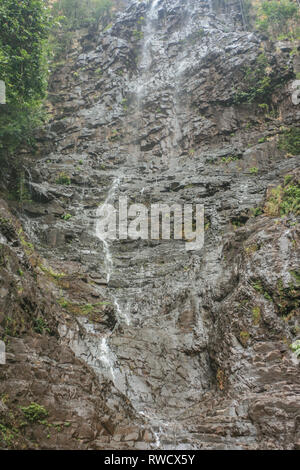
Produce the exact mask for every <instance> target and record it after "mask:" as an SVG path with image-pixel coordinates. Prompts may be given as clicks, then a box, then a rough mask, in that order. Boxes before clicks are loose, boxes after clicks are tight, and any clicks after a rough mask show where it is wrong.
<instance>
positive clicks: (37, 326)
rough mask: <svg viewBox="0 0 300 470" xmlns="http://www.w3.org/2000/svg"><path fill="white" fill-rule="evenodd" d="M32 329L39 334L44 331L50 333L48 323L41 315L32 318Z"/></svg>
mask: <svg viewBox="0 0 300 470" xmlns="http://www.w3.org/2000/svg"><path fill="white" fill-rule="evenodd" d="M33 329H34V331H35V332H36V333H39V334H40V335H42V334H43V333H44V332H45V333H50V329H49V328H48V324H47V322H46V320H45V319H44V318H42V317H39V318H35V319H34V326H33Z"/></svg>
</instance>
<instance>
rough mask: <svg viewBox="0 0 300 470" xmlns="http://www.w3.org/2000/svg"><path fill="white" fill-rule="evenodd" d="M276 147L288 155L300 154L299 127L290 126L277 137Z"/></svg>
mask: <svg viewBox="0 0 300 470" xmlns="http://www.w3.org/2000/svg"><path fill="white" fill-rule="evenodd" d="M278 148H279V149H280V150H285V151H286V152H287V153H289V154H290V155H300V129H298V128H295V127H292V128H291V129H287V130H286V131H284V133H283V135H281V136H280V138H279V143H278Z"/></svg>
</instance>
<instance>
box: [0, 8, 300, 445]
mask: <svg viewBox="0 0 300 470" xmlns="http://www.w3.org/2000/svg"><path fill="white" fill-rule="evenodd" d="M291 48H292V46H291V45H289V44H288V43H286V42H285V43H279V44H277V45H274V44H271V43H269V42H267V41H262V39H261V38H260V37H258V36H257V35H255V34H254V33H252V32H247V31H245V30H244V27H243V24H242V19H241V15H240V11H239V7H238V5H237V2H232V5H230V6H229V8H228V6H227V8H226V11H225V10H224V11H223V10H222V7H221V5H217V4H216V2H215V3H214V4H213V3H210V2H207V1H204V0H203V1H199V0H185V1H182V0H181V1H179V0H172V1H171V0H170V1H169V0H154V1H153V2H134V1H132V2H129V6H128V8H127V10H126V11H125V12H124V13H122V14H120V15H119V16H118V17H117V19H116V21H115V22H114V24H113V25H111V27H110V28H108V29H107V30H106V31H102V32H99V34H97V35H95V34H94V35H91V34H83V33H80V34H78V37H75V38H74V44H73V52H72V53H71V54H70V55H69V57H68V58H67V61H66V63H65V65H63V66H61V67H59V68H58V69H57V70H56V72H55V73H54V75H53V77H52V81H51V88H50V93H49V101H50V105H49V106H50V110H51V113H52V118H51V120H50V123H49V126H48V127H47V129H45V130H44V131H43V132H42V133H41V134H40V136H39V148H38V152H37V154H36V156H35V157H32V156H31V155H28V158H27V168H28V171H27V175H28V176H27V181H26V184H27V188H28V191H29V192H30V199H31V201H30V202H25V203H23V204H22V208H21V209H22V210H19V217H20V218H21V221H22V224H23V227H24V231H25V232H26V234H27V236H28V237H29V239H30V242H32V243H33V244H34V247H35V249H36V251H34V248H33V247H31V245H30V247H29V248H28V243H29V239H27V238H26V236H25V235H24V236H23V235H22V234H21V235H20V233H19V231H18V229H17V228H16V226H17V225H18V222H17V221H16V220H15V219H13V217H12V216H11V215H9V214H8V207H7V206H5V204H4V203H3V209H2V211H3V217H2V215H1V217H2V218H1V219H0V221H1V233H2V238H1V249H2V257H1V263H2V264H1V290H0V293H1V295H0V300H1V304H0V306H1V311H2V317H1V327H2V330H3V331H5V334H6V337H7V338H8V346H7V350H8V361H7V362H8V363H7V365H6V366H1V368H0V373H1V375H2V378H3V379H5V380H4V381H1V386H0V387H1V393H2V394H3V395H2V396H6V404H4V402H5V400H2V402H3V405H2V409H1V413H2V414H3V416H4V419H5V420H6V421H5V426H6V434H7V433H8V435H9V436H11V438H10V439H9V442H10V444H7V439H6V445H14V446H17V447H18V446H20V445H23V446H25V447H34V446H37V447H43V448H77V447H85V448H98V449H101V448H102V449H103V448H106V449H118V448H122V449H125V448H135V449H139V448H142V449H148V448H159V449H168V448H177V449H188V448H191V449H192V448H200V449H202V448H205V449H266V448H268V449H272V448H282V449H293V448H299V446H300V422H299V406H300V398H299V393H300V382H299V363H298V361H297V359H296V358H295V357H294V356H293V354H292V352H291V350H290V348H289V345H290V344H291V343H292V342H293V341H295V340H296V339H297V338H299V327H300V326H299V307H298V300H297V299H298V296H299V290H298V289H299V276H298V274H297V269H298V265H299V259H298V257H297V255H298V251H297V248H298V246H299V245H298V243H299V228H298V226H297V224H296V218H295V215H293V214H292V213H291V214H289V215H287V216H286V217H284V218H281V217H280V216H276V211H275V212H274V211H273V213H272V211H270V210H269V211H267V210H265V211H264V210H263V208H264V207H267V206H266V204H267V201H268V198H270V197H271V196H270V195H271V194H272V193H271V192H270V191H271V189H270V188H272V187H278V186H279V185H281V188H283V187H284V184H285V183H286V181H292V182H293V183H294V184H297V182H298V181H299V172H298V171H297V165H298V157H297V156H293V155H289V154H287V152H286V151H284V150H282V146H280V145H278V143H279V142H280V139H281V138H282V136H283V135H284V133H285V132H286V131H285V129H284V127H283V126H285V127H287V128H295V127H296V126H297V118H298V117H299V110H298V108H297V106H294V105H293V104H292V101H291V83H292V81H293V79H294V77H295V72H296V71H297V67H298V64H297V62H296V59H293V56H291V55H290V51H291ZM262 58H263V60H264V64H265V68H264V70H265V74H266V76H267V77H268V79H269V82H268V83H269V84H270V86H269V88H268V89H267V91H266V92H265V93H268V100H267V103H263V102H262V101H260V106H259V105H258V104H257V100H256V101H255V100H251V99H246V100H245V99H239V98H240V97H241V93H244V95H243V96H244V97H245V96H246V98H247V96H248V95H247V93H249V83H247V77H245V75H246V72H245V71H246V70H249V68H250V69H251V70H256V69H257V70H258V73H260V72H259V71H260V70H261V69H260V67H261V66H260V64H261V61H262ZM280 147H281V149H280ZM286 175H288V176H286ZM284 181H285V182H284ZM120 196H127V197H128V201H129V203H142V204H144V205H146V206H147V207H148V206H150V205H151V204H152V203H156V202H158V203H164V202H165V203H166V204H168V205H172V204H173V203H179V204H184V203H190V204H191V203H195V204H196V203H198V204H203V205H204V207H205V245H204V247H203V249H202V250H200V251H193V252H191V251H186V249H185V243H184V242H183V241H180V240H172V241H162V240H158V241H153V240H152V241H151V240H149V241H142V240H135V241H134V240H125V241H124V240H123V241H118V240H116V241H113V242H110V243H109V244H105V243H103V241H101V239H99V237H98V236H97V231H96V222H97V208H98V206H99V204H101V203H103V202H105V201H107V202H110V203H111V204H114V203H117V201H118V199H119V197H120ZM2 221H6V222H3V223H2ZM20 237H21V238H20ZM36 252H38V253H39V254H38V255H37V254H36ZM20 272H22V273H25V275H22V276H21V275H20ZM8 316H10V317H11V319H12V320H11V323H12V324H13V325H14V328H12V325H11V323H10V321H9V320H8ZM9 325H10V327H9ZM30 401H35V402H38V403H40V404H42V405H44V406H45V407H46V409H48V410H49V419H48V424H47V425H46V424H45V423H44V424H39V423H35V424H32V423H30V425H28V423H27V425H25V427H22V426H21V427H18V426H19V424H20V423H19V420H20V419H21V417H20V416H21V412H20V411H19V410H18V409H17V406H19V405H22V406H24V405H27V404H28V403H29V402H30ZM9 410H13V413H14V418H13V419H12V418H11V417H10V418H9ZM16 423H17V424H16ZM49 423H50V424H49ZM66 423H67V424H66ZM17 425H18V426H17ZM16 427H17V428H18V429H19V431H18V432H17V431H16V430H15V431H13V430H12V429H15V428H16ZM58 427H59V431H57V429H58ZM49 429H50V431H49ZM3 432H4V431H3ZM49 435H50V437H49ZM4 445H5V444H4Z"/></svg>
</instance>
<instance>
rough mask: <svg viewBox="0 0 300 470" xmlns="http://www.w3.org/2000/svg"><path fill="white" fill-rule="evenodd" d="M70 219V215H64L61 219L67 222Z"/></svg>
mask: <svg viewBox="0 0 300 470" xmlns="http://www.w3.org/2000/svg"><path fill="white" fill-rule="evenodd" d="M71 217H72V215H71V214H64V215H63V216H62V219H63V220H66V221H67V220H70V219H71Z"/></svg>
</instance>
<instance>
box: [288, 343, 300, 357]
mask: <svg viewBox="0 0 300 470" xmlns="http://www.w3.org/2000/svg"><path fill="white" fill-rule="evenodd" d="M290 348H291V350H292V351H293V352H294V353H295V354H296V356H297V357H299V358H300V339H298V340H297V341H295V342H294V343H293V344H291V345H290Z"/></svg>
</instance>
